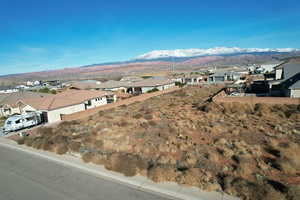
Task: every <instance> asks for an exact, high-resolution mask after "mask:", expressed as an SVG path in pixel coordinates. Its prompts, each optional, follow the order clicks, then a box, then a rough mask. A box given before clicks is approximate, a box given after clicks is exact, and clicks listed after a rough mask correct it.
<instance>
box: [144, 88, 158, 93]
mask: <svg viewBox="0 0 300 200" xmlns="http://www.w3.org/2000/svg"><path fill="white" fill-rule="evenodd" d="M157 91H159V89H157V88H153V89H152V90H148V92H147V93H152V92H157Z"/></svg>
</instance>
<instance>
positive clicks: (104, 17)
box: [0, 0, 300, 75]
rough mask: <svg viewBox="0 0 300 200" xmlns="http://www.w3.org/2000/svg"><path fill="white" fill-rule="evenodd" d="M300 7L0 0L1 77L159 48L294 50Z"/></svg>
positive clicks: (250, 2)
mask: <svg viewBox="0 0 300 200" xmlns="http://www.w3.org/2000/svg"><path fill="white" fill-rule="evenodd" d="M299 11H300V1H299V0H284V1H281V0H247V1H246V0H218V1H217V0H209V1H206V0H203V1H199V0H184V1H183V0H151V1H149V0H110V1H107V0H42V1H41V0H26V1H23V0H0V75H4V74H12V73H22V72H33V71H43V70H51V69H60V68H67V67H76V66H82V65H89V64H95V63H103V62H114V61H125V60H129V59H133V58H135V57H137V56H139V55H141V54H144V53H147V52H149V51H152V50H163V49H188V48H212V47H217V46H226V47H235V46H236V47H242V48H297V49H300V12H299Z"/></svg>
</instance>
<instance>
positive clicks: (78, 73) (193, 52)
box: [0, 47, 300, 84]
mask: <svg viewBox="0 0 300 200" xmlns="http://www.w3.org/2000/svg"><path fill="white" fill-rule="evenodd" d="M297 56H298V57H299V56H300V51H299V50H297V49H292V48H284V49H270V48H267V49H259V48H238V47H216V48H210V49H177V50H156V51H151V52H149V53H146V54H143V55H140V56H137V57H136V58H135V59H132V60H129V61H125V62H113V63H102V64H91V65H87V66H79V67H73V68H65V69H60V70H50V71H41V72H31V73H23V74H13V75H5V76H0V83H1V84H11V83H20V82H22V81H25V80H53V79H60V80H73V79H86V78H89V79H94V78H105V79H110V78H115V77H120V76H123V75H132V74H145V73H157V72H158V73H159V72H162V71H169V72H170V71H171V70H177V71H191V70H199V69H204V68H209V67H224V66H225V67H226V66H235V67H247V66H249V65H251V64H259V63H264V62H274V61H277V62H278V61H279V60H282V59H286V58H289V57H297Z"/></svg>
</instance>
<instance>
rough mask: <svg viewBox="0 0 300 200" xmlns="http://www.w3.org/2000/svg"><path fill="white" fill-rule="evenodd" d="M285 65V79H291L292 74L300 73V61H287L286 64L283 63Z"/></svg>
mask: <svg viewBox="0 0 300 200" xmlns="http://www.w3.org/2000/svg"><path fill="white" fill-rule="evenodd" d="M282 67H283V73H284V74H283V75H284V79H289V78H291V77H292V76H294V75H296V74H298V73H300V63H293V62H291V63H286V64H284V65H282Z"/></svg>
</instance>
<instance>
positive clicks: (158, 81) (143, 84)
mask: <svg viewBox="0 0 300 200" xmlns="http://www.w3.org/2000/svg"><path fill="white" fill-rule="evenodd" d="M174 82H175V81H173V80H169V79H164V80H161V79H145V80H143V81H138V82H134V83H131V84H130V86H131V87H153V86H154V87H155V86H161V85H168V84H171V83H174Z"/></svg>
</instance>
